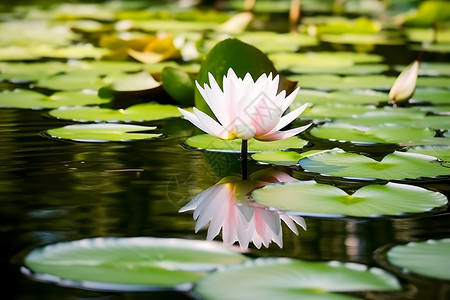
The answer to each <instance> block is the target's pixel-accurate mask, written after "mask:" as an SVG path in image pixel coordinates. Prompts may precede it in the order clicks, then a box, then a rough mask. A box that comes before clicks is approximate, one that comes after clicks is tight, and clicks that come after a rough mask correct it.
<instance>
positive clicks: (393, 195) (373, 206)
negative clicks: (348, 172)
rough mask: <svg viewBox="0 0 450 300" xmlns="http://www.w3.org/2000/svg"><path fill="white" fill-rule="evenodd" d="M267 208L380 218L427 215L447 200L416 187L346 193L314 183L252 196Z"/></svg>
mask: <svg viewBox="0 0 450 300" xmlns="http://www.w3.org/2000/svg"><path fill="white" fill-rule="evenodd" d="M252 197H253V199H254V200H255V201H256V202H258V203H261V204H263V205H266V206H268V207H276V208H277V209H280V210H286V211H290V212H291V213H295V214H299V215H303V216H304V215H316V216H327V215H328V216H352V217H377V216H382V215H402V214H405V213H420V212H427V211H430V210H432V209H434V208H437V207H442V206H444V205H446V204H447V202H448V201H447V198H446V197H445V196H444V195H443V194H441V193H438V192H431V191H428V190H426V189H424V188H420V187H417V186H413V185H407V184H397V183H388V184H385V185H378V184H374V185H366V186H364V187H362V188H360V189H358V190H357V191H355V192H354V193H347V192H345V191H343V190H342V189H339V188H337V187H335V186H332V185H327V184H320V183H316V182H315V181H295V182H286V183H280V184H271V185H268V186H265V187H264V188H261V189H257V190H255V191H253V193H252Z"/></svg>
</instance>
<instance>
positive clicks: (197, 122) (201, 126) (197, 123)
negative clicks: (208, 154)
mask: <svg viewBox="0 0 450 300" xmlns="http://www.w3.org/2000/svg"><path fill="white" fill-rule="evenodd" d="M178 110H179V111H180V113H181V114H182V115H183V117H184V118H185V119H186V120H188V121H189V122H191V123H192V124H194V125H195V126H196V127H198V128H199V129H201V130H203V131H204V132H206V133H208V134H210V135H214V133H213V132H211V131H210V130H209V128H207V127H206V126H205V125H204V124H203V123H202V122H200V120H199V119H198V118H197V116H196V115H195V114H193V113H191V112H188V111H187V110H184V109H182V108H178Z"/></svg>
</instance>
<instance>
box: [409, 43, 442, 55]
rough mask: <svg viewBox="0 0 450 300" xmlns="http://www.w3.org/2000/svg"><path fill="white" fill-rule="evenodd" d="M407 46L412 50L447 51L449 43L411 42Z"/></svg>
mask: <svg viewBox="0 0 450 300" xmlns="http://www.w3.org/2000/svg"><path fill="white" fill-rule="evenodd" d="M409 48H410V49H411V50H414V51H426V52H437V53H449V52H450V43H423V44H420V45H415V44H411V45H410V46H409Z"/></svg>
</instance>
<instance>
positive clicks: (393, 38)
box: [320, 32, 405, 50]
mask: <svg viewBox="0 0 450 300" xmlns="http://www.w3.org/2000/svg"><path fill="white" fill-rule="evenodd" d="M320 40H321V41H324V42H328V43H334V44H350V45H402V44H403V43H404V42H405V41H404V40H403V39H402V38H401V37H400V36H399V35H397V34H385V33H383V32H382V33H378V34H358V33H346V34H339V35H338V34H324V35H322V36H320ZM357 49H358V48H357ZM363 49H364V50H365V48H363ZM369 49H371V48H369Z"/></svg>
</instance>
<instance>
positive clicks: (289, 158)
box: [252, 150, 322, 166]
mask: <svg viewBox="0 0 450 300" xmlns="http://www.w3.org/2000/svg"><path fill="white" fill-rule="evenodd" d="M320 151H322V150H310V151H306V152H302V153H298V152H294V151H280V150H271V151H262V152H258V153H254V154H252V159H254V160H256V161H258V162H262V163H266V164H272V165H277V166H295V165H297V164H298V161H299V160H300V159H302V158H304V157H307V156H308V155H311V154H314V153H317V152H320Z"/></svg>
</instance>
